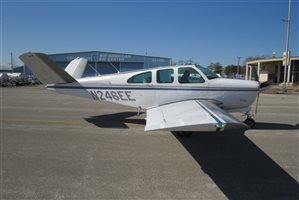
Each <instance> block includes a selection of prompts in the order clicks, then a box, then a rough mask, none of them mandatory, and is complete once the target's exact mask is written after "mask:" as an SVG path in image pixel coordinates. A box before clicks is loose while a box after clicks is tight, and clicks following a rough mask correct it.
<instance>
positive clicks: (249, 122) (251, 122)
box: [244, 117, 255, 128]
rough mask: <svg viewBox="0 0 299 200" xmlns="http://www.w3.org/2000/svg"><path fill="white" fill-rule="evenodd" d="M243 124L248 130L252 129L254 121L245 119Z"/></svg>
mask: <svg viewBox="0 0 299 200" xmlns="http://www.w3.org/2000/svg"><path fill="white" fill-rule="evenodd" d="M244 124H246V125H247V126H249V127H250V128H254V127H255V121H254V119H252V118H251V117H247V119H245V121H244Z"/></svg>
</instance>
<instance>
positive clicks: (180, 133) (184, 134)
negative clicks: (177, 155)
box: [171, 131, 192, 137]
mask: <svg viewBox="0 0 299 200" xmlns="http://www.w3.org/2000/svg"><path fill="white" fill-rule="evenodd" d="M171 132H172V133H174V134H177V135H178V136H179V137H190V136H191V135H192V132H191V131H171Z"/></svg>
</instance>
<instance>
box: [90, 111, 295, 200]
mask: <svg viewBox="0 0 299 200" xmlns="http://www.w3.org/2000/svg"><path fill="white" fill-rule="evenodd" d="M142 114H143V113H142ZM134 116H135V118H132V117H134ZM85 120H86V121H88V122H90V123H92V124H95V125H96V126H98V127H101V128H128V126H127V125H126V124H125V123H135V124H140V125H145V123H146V121H145V119H140V118H136V112H122V113H114V114H107V115H99V116H92V117H89V118H86V119H85ZM256 129H269V130H272V129H280V130H294V129H298V124H297V125H296V126H293V125H289V124H275V123H265V122H262V123H257V124H256ZM174 136H175V137H176V138H177V139H178V141H179V142H180V143H181V144H182V145H183V146H184V148H185V149H186V150H187V151H188V152H189V153H190V154H191V155H192V156H193V158H194V159H195V160H196V161H197V163H198V164H199V165H200V166H201V168H202V170H203V171H204V172H205V173H207V174H208V175H209V177H210V178H211V179H212V180H213V181H214V182H215V184H216V185H217V186H218V187H219V188H220V189H221V191H222V192H223V193H224V194H225V195H226V197H227V198H229V199H299V184H298V182H297V181H296V180H295V179H294V178H292V177H291V176H290V175H289V174H288V173H286V172H285V171H284V169H282V168H281V167H280V166H279V165H278V164H277V163H276V162H275V161H273V160H272V159H271V158H270V157H269V156H267V155H266V154H265V153H264V152H263V151H262V150H261V149H260V148H259V147H258V146H256V145H255V144H254V143H253V142H252V141H251V140H249V139H248V138H247V137H246V135H245V131H244V130H241V131H240V130H234V131H224V132H221V133H211V132H209V133H206V132H204V133H203V132H201V133H198V134H197V133H194V134H193V135H192V136H191V137H190V138H182V137H179V136H177V135H176V134H174Z"/></svg>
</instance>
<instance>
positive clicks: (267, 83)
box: [252, 67, 273, 115]
mask: <svg viewBox="0 0 299 200" xmlns="http://www.w3.org/2000/svg"><path fill="white" fill-rule="evenodd" d="M252 73H253V78H254V80H255V81H257V82H259V83H260V90H259V92H258V93H257V97H256V105H255V115H256V114H257V110H258V104H259V99H260V92H261V91H264V90H267V89H269V88H270V86H271V85H272V84H273V81H271V80H269V81H265V82H262V83H261V82H260V80H259V76H258V74H257V70H256V68H255V67H253V68H252Z"/></svg>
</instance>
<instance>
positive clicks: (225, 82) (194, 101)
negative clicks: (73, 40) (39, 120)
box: [20, 52, 267, 136]
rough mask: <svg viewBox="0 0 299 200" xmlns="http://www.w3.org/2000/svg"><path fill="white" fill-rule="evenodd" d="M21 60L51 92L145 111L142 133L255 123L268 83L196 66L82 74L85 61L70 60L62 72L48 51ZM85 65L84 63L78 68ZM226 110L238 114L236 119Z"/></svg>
mask: <svg viewBox="0 0 299 200" xmlns="http://www.w3.org/2000/svg"><path fill="white" fill-rule="evenodd" d="M20 59H21V60H22V61H23V62H24V63H25V64H26V65H27V66H28V67H29V68H30V69H31V70H32V71H33V73H34V74H35V75H36V76H37V78H38V79H39V80H40V81H41V82H42V83H44V84H47V85H46V88H47V89H49V90H52V91H55V92H59V93H64V94H69V95H73V96H79V97H84V98H88V99H93V100H96V101H108V102H112V103H116V104H121V105H126V106H131V107H135V108H138V113H139V112H140V110H141V109H145V110H146V125H145V131H153V130H169V131H171V132H176V133H178V135H180V136H189V135H191V133H192V132H199V131H222V130H225V129H230V128H248V127H254V125H255V121H254V120H253V119H252V116H253V115H252V114H251V112H250V111H251V105H252V104H253V102H254V101H255V99H256V98H257V97H258V94H259V91H260V89H261V88H262V87H265V86H267V84H261V85H260V84H259V82H257V81H247V80H236V79H225V78H220V77H219V76H217V75H216V74H215V73H214V72H212V71H210V70H208V69H207V68H204V67H201V66H199V65H180V66H168V67H157V68H150V69H141V70H136V71H129V72H120V73H116V74H109V75H99V76H95V77H85V78H82V74H83V69H82V68H84V67H85V65H86V63H87V60H86V59H85V60H84V59H83V60H78V59H77V60H74V61H72V62H71V63H70V64H69V66H68V67H67V68H66V70H63V69H62V68H61V67H59V66H58V65H57V64H56V63H55V62H54V61H52V60H51V59H50V58H49V57H48V56H47V55H46V54H42V53H31V52H28V53H25V54H23V55H21V56H20ZM82 66H83V67H82ZM229 112H242V113H244V114H245V115H246V116H247V118H246V120H245V121H244V122H241V121H239V120H238V119H236V118H235V117H233V116H232V115H230V114H229Z"/></svg>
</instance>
